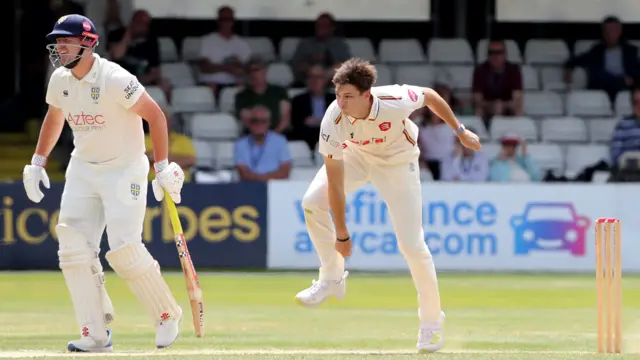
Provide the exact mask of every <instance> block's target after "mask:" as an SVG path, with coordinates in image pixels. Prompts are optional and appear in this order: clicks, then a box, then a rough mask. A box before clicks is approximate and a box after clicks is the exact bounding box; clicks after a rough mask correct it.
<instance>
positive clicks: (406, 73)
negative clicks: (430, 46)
mask: <svg viewBox="0 0 640 360" xmlns="http://www.w3.org/2000/svg"><path fill="white" fill-rule="evenodd" d="M434 78H435V69H434V68H433V66H431V65H427V64H400V65H398V66H396V67H395V83H396V84H400V85H402V84H411V85H420V86H425V87H431V86H433V81H434Z"/></svg>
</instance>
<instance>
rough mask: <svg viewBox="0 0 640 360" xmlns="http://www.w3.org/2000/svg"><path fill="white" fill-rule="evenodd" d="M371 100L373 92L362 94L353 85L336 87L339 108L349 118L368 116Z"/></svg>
mask: <svg viewBox="0 0 640 360" xmlns="http://www.w3.org/2000/svg"><path fill="white" fill-rule="evenodd" d="M369 98H371V91H365V92H363V93H360V90H358V88H356V87H355V86H353V85H351V84H344V85H336V100H338V107H340V110H342V113H344V114H345V115H347V116H356V115H357V114H367V113H368V112H369V106H370V105H371V104H370V103H369Z"/></svg>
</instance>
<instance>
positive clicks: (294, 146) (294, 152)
mask: <svg viewBox="0 0 640 360" xmlns="http://www.w3.org/2000/svg"><path fill="white" fill-rule="evenodd" d="M289 153H290V154H291V160H292V163H293V166H294V167H300V166H301V167H305V166H307V167H309V166H314V163H313V158H312V156H313V154H311V150H309V145H307V143H306V142H304V141H302V140H294V141H289Z"/></svg>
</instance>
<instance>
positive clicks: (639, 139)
mask: <svg viewBox="0 0 640 360" xmlns="http://www.w3.org/2000/svg"><path fill="white" fill-rule="evenodd" d="M630 100H631V104H632V106H633V114H632V115H629V116H627V117H624V118H623V119H622V120H620V122H618V124H617V125H616V127H615V130H614V131H613V137H612V139H611V145H610V153H611V165H612V166H614V167H616V166H617V165H618V162H619V160H620V156H622V154H624V153H625V152H628V151H640V88H636V89H634V90H633V92H632V93H631V99H630Z"/></svg>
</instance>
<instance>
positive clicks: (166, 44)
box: [158, 37, 178, 63]
mask: <svg viewBox="0 0 640 360" xmlns="http://www.w3.org/2000/svg"><path fill="white" fill-rule="evenodd" d="M158 46H159V48H160V62H161V63H165V62H175V61H178V48H177V47H176V43H175V42H174V41H173V39H172V38H170V37H159V38H158Z"/></svg>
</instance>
